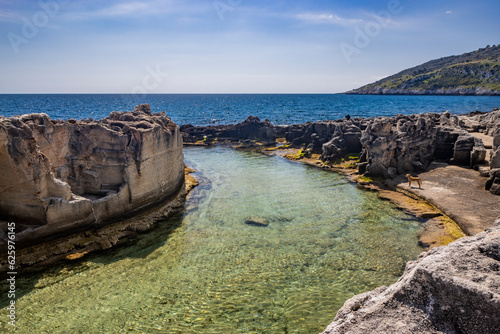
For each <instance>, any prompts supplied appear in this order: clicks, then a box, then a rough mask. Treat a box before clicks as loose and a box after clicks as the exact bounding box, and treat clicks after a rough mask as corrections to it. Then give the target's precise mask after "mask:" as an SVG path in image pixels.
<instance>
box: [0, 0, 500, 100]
mask: <svg viewBox="0 0 500 334" xmlns="http://www.w3.org/2000/svg"><path fill="white" fill-rule="evenodd" d="M499 17H500V4H498V1H497V0H488V1H486V0H476V1H473V2H471V1H462V0H433V1H428V0H418V1H417V0H399V1H398V0H387V1H377V0H375V1H347V0H339V1H322V0H309V1H272V0H268V1H260V0H257V1H250V0H185V1H181V0H130V1H116V0H111V1H102V0H88V1H80V0H75V1H71V0H41V1H28V0H0V93H139V92H140V93H338V92H344V91H347V90H349V89H353V88H357V87H359V86H362V85H364V84H367V83H370V82H373V81H375V80H377V79H380V78H382V77H385V76H388V75H391V74H394V73H396V72H398V71H400V70H403V69H405V68H408V67H412V66H415V65H418V64H421V63H423V62H425V61H428V60H431V59H434V58H439V57H444V56H448V55H454V54H461V53H464V52H469V51H472V50H475V49H478V48H481V47H485V46H486V45H488V44H490V45H493V44H499V43H500V38H499V36H500V35H499V32H500V20H499V19H498V18H499Z"/></svg>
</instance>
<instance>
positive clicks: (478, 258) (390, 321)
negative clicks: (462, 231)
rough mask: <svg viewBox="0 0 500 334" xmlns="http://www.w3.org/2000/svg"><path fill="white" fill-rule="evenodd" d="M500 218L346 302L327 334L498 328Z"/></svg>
mask: <svg viewBox="0 0 500 334" xmlns="http://www.w3.org/2000/svg"><path fill="white" fill-rule="evenodd" d="M499 315H500V220H497V222H496V224H495V227H493V228H492V229H490V230H487V231H486V232H482V233H480V234H478V235H476V236H474V237H467V238H462V239H459V240H458V241H455V242H453V243H451V244H449V245H448V246H444V247H438V248H434V249H432V250H430V251H429V252H427V253H422V254H421V255H420V257H419V258H418V260H416V261H413V262H408V263H407V265H406V269H405V272H404V274H403V276H401V278H400V279H399V280H398V282H396V283H395V284H393V285H391V286H389V287H380V288H377V289H375V290H373V291H370V292H366V293H363V294H361V295H358V296H355V297H353V298H351V299H349V300H348V301H346V302H345V304H344V306H343V307H342V308H341V309H340V310H339V311H338V313H337V316H336V317H335V320H334V322H332V323H331V324H330V325H329V326H328V327H327V329H326V330H325V331H324V332H323V333H324V334H333V333H353V334H354V333H360V334H361V333H363V334H364V333H398V334H399V333H449V334H451V333H497V332H498V329H499V328H500V317H499Z"/></svg>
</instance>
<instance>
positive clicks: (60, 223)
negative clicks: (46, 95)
mask: <svg viewBox="0 0 500 334" xmlns="http://www.w3.org/2000/svg"><path fill="white" fill-rule="evenodd" d="M0 171H1V173H0V220H3V221H14V222H16V229H17V240H18V242H19V243H24V244H32V243H36V242H40V241H42V240H45V239H46V238H49V237H54V236H58V235H62V234H66V233H72V232H77V231H80V230H84V229H88V228H91V227H97V226H99V225H102V224H105V223H107V222H110V221H113V220H116V219H118V218H121V217H124V216H126V215H130V214H132V213H134V212H137V211H139V210H141V209H143V208H146V207H148V206H151V205H153V204H157V203H160V202H162V201H165V200H166V199H168V198H169V197H171V196H173V195H174V194H176V193H177V192H178V191H179V190H180V189H181V188H182V186H183V184H184V162H183V153H182V138H181V134H180V131H179V128H178V126H177V125H176V124H175V123H174V122H172V121H171V120H170V119H169V118H168V117H167V116H165V114H164V113H159V114H152V113H151V109H150V108H149V105H140V106H137V107H136V108H135V110H134V111H132V112H113V113H111V114H110V116H109V117H107V118H105V119H102V120H100V121H94V120H82V121H75V120H69V121H59V120H51V119H49V117H48V116H47V115H46V114H30V115H23V116H18V117H11V118H5V117H0Z"/></svg>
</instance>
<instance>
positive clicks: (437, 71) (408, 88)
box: [348, 45, 500, 95]
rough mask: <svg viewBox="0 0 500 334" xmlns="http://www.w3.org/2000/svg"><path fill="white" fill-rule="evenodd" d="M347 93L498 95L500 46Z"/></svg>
mask: <svg viewBox="0 0 500 334" xmlns="http://www.w3.org/2000/svg"><path fill="white" fill-rule="evenodd" d="M348 93H350V94H481V95H500V45H496V46H495V45H493V46H489V45H488V46H486V47H485V48H482V49H479V50H476V51H473V52H469V53H465V54H462V55H459V56H450V57H444V58H440V59H435V60H431V61H429V62H427V63H424V64H422V65H419V66H416V67H413V68H410V69H406V70H404V71H401V72H399V73H397V74H394V75H392V76H389V77H387V78H384V79H382V80H379V81H377V82H375V83H372V84H369V85H366V86H363V87H361V88H358V89H355V90H353V91H350V92H348Z"/></svg>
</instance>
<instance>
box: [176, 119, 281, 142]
mask: <svg viewBox="0 0 500 334" xmlns="http://www.w3.org/2000/svg"><path fill="white" fill-rule="evenodd" d="M180 130H181V133H182V137H183V139H184V142H185V143H195V142H198V141H202V140H204V139H205V140H206V138H213V139H214V140H215V139H217V141H220V142H221V141H231V142H237V141H245V140H251V141H257V142H261V143H272V144H274V143H275V142H276V128H275V126H274V125H272V124H271V122H270V121H269V120H268V119H266V120H264V121H261V120H260V119H259V117H257V116H249V117H248V118H247V119H246V120H245V121H243V122H241V123H238V124H229V125H215V126H197V127H195V126H192V125H183V126H181V128H180Z"/></svg>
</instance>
